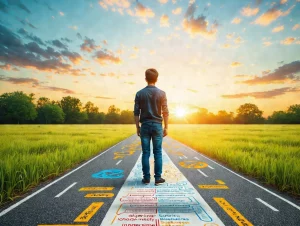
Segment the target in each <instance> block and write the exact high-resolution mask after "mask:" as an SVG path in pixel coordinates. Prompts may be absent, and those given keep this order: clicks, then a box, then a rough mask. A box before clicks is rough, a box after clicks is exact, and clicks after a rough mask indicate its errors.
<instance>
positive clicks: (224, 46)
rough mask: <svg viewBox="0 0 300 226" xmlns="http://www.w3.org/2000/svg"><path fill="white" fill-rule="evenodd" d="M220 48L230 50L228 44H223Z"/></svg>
mask: <svg viewBox="0 0 300 226" xmlns="http://www.w3.org/2000/svg"><path fill="white" fill-rule="evenodd" d="M222 47H223V48H225V49H228V48H230V44H228V43H225V44H224V45H223V46H222Z"/></svg>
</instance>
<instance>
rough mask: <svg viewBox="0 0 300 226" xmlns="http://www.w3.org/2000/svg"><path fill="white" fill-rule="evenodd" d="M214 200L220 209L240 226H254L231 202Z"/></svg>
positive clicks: (222, 199) (221, 199)
mask: <svg viewBox="0 0 300 226" xmlns="http://www.w3.org/2000/svg"><path fill="white" fill-rule="evenodd" d="M214 200H215V201H216V202H217V203H218V204H219V206H220V207H222V209H223V210H224V211H225V212H226V213H227V214H228V215H229V216H230V217H231V218H232V220H234V221H235V223H237V225H239V226H253V224H251V223H250V222H249V221H248V220H247V219H246V218H245V217H244V216H243V215H242V214H241V213H240V212H239V211H237V210H236V209H235V208H234V207H233V206H232V205H230V203H229V202H227V201H226V200H225V199H224V198H217V197H214Z"/></svg>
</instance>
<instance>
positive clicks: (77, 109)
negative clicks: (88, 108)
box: [60, 96, 88, 123]
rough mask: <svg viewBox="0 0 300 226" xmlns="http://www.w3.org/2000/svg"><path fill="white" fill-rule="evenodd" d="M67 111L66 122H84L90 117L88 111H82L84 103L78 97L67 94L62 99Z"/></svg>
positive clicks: (63, 106) (62, 106) (62, 105)
mask: <svg viewBox="0 0 300 226" xmlns="http://www.w3.org/2000/svg"><path fill="white" fill-rule="evenodd" d="M60 106H61V108H62V109H63V111H64V113H65V123H82V122H84V121H85V120H87V119H88V115H87V113H86V112H81V109H82V103H81V101H80V100H79V99H78V98H75V97H71V96H67V97H63V98H62V100H61V101H60Z"/></svg>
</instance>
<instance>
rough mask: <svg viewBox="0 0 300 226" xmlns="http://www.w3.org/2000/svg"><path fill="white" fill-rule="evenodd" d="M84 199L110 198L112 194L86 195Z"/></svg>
mask: <svg viewBox="0 0 300 226" xmlns="http://www.w3.org/2000/svg"><path fill="white" fill-rule="evenodd" d="M84 197H85V198H111V197H114V193H91V194H86V195H85V196H84Z"/></svg>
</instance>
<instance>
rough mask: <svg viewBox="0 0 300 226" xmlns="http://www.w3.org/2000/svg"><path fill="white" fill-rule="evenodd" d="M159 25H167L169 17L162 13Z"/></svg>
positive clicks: (168, 24)
mask: <svg viewBox="0 0 300 226" xmlns="http://www.w3.org/2000/svg"><path fill="white" fill-rule="evenodd" d="M160 26H161V27H169V26H170V23H169V17H168V16H167V15H165V14H164V15H162V16H161V18H160Z"/></svg>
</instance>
